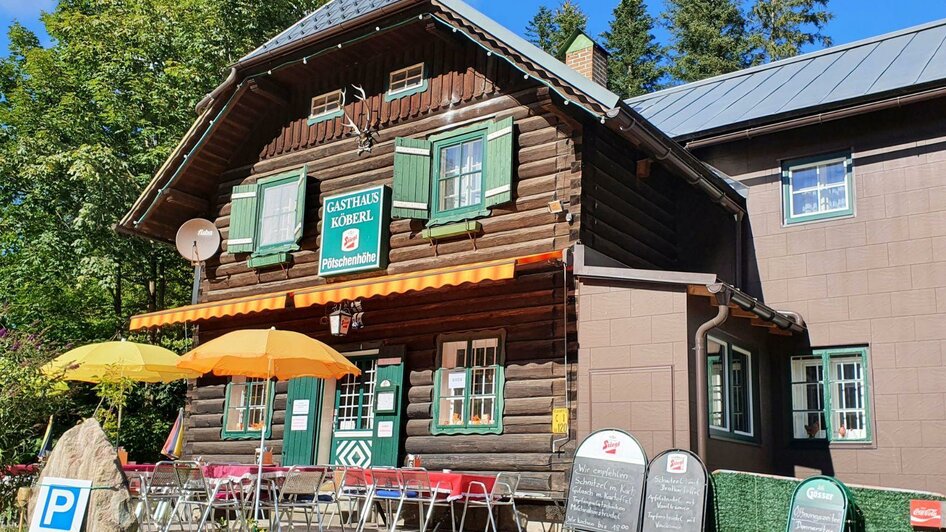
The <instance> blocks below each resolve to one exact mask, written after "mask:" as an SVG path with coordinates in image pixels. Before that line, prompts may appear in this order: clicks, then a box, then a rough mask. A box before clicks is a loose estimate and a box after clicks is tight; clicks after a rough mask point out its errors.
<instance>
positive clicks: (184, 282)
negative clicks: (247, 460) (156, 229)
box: [0, 0, 325, 456]
mask: <svg viewBox="0 0 946 532" xmlns="http://www.w3.org/2000/svg"><path fill="white" fill-rule="evenodd" d="M324 2H325V0H269V1H267V2H254V1H250V0H134V1H129V0H60V1H59V3H58V5H57V6H56V8H55V9H54V10H53V11H52V12H50V13H46V14H44V15H43V17H42V22H43V24H44V25H45V29H46V31H47V32H48V33H49V35H50V37H51V38H52V43H53V44H52V45H51V46H49V47H43V46H41V45H40V41H39V39H37V37H36V35H34V34H33V33H32V32H30V31H29V30H28V29H26V28H24V27H23V26H21V25H19V24H13V25H12V26H11V27H10V28H9V29H8V34H9V37H10V39H9V40H10V47H9V55H8V56H7V57H5V58H2V59H0V305H2V306H3V307H4V309H5V315H4V316H3V322H2V323H3V325H4V326H5V327H7V329H8V330H12V331H17V332H18V333H22V334H35V333H37V331H39V330H43V331H44V337H45V338H46V339H47V340H48V341H49V342H51V344H52V345H57V346H63V347H65V345H64V344H67V343H68V344H73V345H82V344H85V343H90V342H95V341H101V340H106V339H110V338H115V337H117V336H120V335H126V334H127V321H128V317H129V316H130V315H132V314H134V313H138V312H142V311H149V310H157V309H160V308H166V307H171V306H177V305H180V304H183V303H186V302H187V300H188V295H189V287H190V282H189V278H190V268H189V267H188V265H187V264H186V263H185V262H184V261H183V260H181V259H180V258H179V257H178V256H177V255H176V253H174V251H173V250H172V249H170V248H168V247H166V246H163V245H158V244H153V243H150V242H146V241H144V240H141V239H138V238H129V237H123V236H119V235H118V234H117V233H116V232H115V230H114V225H115V224H116V222H118V220H119V219H120V218H121V216H122V215H123V213H125V212H126V211H127V210H128V208H129V207H130V206H131V204H132V203H133V202H134V200H135V198H136V197H137V196H138V194H139V193H140V191H141V190H142V189H143V188H144V187H145V185H146V184H147V183H148V181H149V179H150V177H151V175H153V173H154V172H155V170H156V169H157V168H158V167H159V166H160V165H161V163H162V162H163V161H164V160H165V158H166V157H167V156H168V154H169V153H170V152H171V151H172V149H173V148H174V146H175V145H176V143H177V142H178V140H179V139H180V137H181V136H183V135H184V133H185V132H186V130H187V128H188V126H189V125H190V124H191V122H192V121H193V120H194V118H195V117H194V111H193V109H194V105H195V103H196V102H197V101H198V100H199V99H200V98H201V97H202V96H203V95H204V94H205V93H207V92H208V91H210V90H212V89H213V87H214V86H215V85H216V84H217V83H219V82H220V81H221V80H222V79H223V78H224V77H225V74H226V70H227V69H228V65H229V64H231V63H232V62H234V61H235V60H237V59H239V58H240V57H241V56H242V55H244V54H245V53H247V52H249V51H250V50H252V49H253V48H255V47H256V46H259V45H260V44H262V43H263V42H264V41H265V40H266V39H267V38H269V37H271V36H273V35H274V34H276V33H278V32H280V31H282V30H283V29H285V27H287V26H288V25H290V24H291V23H293V22H294V21H296V20H297V19H299V18H300V17H301V16H303V15H304V14H305V12H306V11H308V10H311V9H314V8H315V7H317V6H318V5H321V4H322V3H324ZM148 340H151V341H155V342H158V343H161V344H163V345H165V346H167V347H172V348H177V349H178V350H180V348H182V347H184V346H185V342H184V339H183V338H182V329H170V330H169V331H164V332H162V334H160V335H154V336H153V337H151V338H148ZM8 354H9V353H7V352H3V353H0V356H2V357H3V360H2V361H0V362H3V363H6V362H5V361H6V359H7V358H8ZM0 386H2V384H0ZM175 386H176V387H175ZM77 389H78V392H77V394H76V395H75V397H76V398H77V399H76V400H77V401H78V402H77V403H75V404H73V405H72V407H73V410H76V411H81V412H83V413H85V414H91V411H92V410H93V409H94V406H95V404H96V402H97V400H96V398H95V397H93V394H92V392H91V391H90V390H89V389H87V388H83V387H81V386H79V387H78V388H77ZM170 391H173V392H175V393H173V394H172V393H170ZM180 391H181V388H180V385H172V386H171V387H160V386H157V387H137V388H135V389H134V390H131V392H130V395H129V398H128V407H127V410H126V412H128V415H127V416H126V418H125V420H123V433H124V432H125V430H126V427H131V428H130V429H129V430H135V431H142V432H148V431H149V429H148V426H150V427H153V428H151V429H150V431H151V432H150V433H149V434H143V435H141V436H140V438H139V439H138V440H137V441H140V442H141V443H140V444H141V445H147V446H150V447H151V448H153V447H156V446H159V445H160V442H161V441H163V437H164V434H161V432H162V431H166V429H167V426H169V425H170V423H171V422H173V416H174V414H176V412H177V407H178V406H179V405H180V404H181V403H182V402H183V394H182V393H178V392H180ZM166 392H167V393H166ZM90 405H91V406H90ZM169 413H170V418H169V419H167V420H166V424H165V425H162V424H161V423H154V421H155V419H154V418H155V417H156V416H159V415H160V416H167V415H168V414H169ZM149 416H151V417H149ZM135 419H142V420H148V422H149V423H150V425H144V424H142V425H141V426H139V427H137V428H135V423H136V422H135V421H134V420H135ZM162 419H163V418H162ZM36 428H37V427H35V426H26V425H22V426H17V429H16V430H22V431H23V432H22V433H20V434H19V439H14V440H11V441H14V442H15V441H26V440H27V439H32V438H34V437H35V436H36V433H35V429H36ZM63 428H64V427H63ZM8 444H9V442H8V441H2V442H0V454H2V453H7V454H9V453H11V452H13V450H12V448H10V447H8ZM136 445H137V444H136ZM129 450H130V451H131V453H132V455H133V456H134V453H135V452H136V450H135V449H133V448H130V449H129ZM150 451H151V449H150V448H149V449H147V452H150ZM142 452H144V451H142Z"/></svg>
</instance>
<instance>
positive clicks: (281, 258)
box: [246, 252, 292, 270]
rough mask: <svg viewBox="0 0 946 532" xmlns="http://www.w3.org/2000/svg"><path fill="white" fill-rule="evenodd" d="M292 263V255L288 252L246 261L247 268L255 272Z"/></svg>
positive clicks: (270, 254)
mask: <svg viewBox="0 0 946 532" xmlns="http://www.w3.org/2000/svg"><path fill="white" fill-rule="evenodd" d="M290 262H292V255H291V254H290V253H288V252H280V253H269V254H266V255H259V256H252V257H250V258H248V259H247V260H246V266H247V267H248V268H252V269H254V270H261V269H263V268H270V267H273V266H281V265H283V264H289V263H290Z"/></svg>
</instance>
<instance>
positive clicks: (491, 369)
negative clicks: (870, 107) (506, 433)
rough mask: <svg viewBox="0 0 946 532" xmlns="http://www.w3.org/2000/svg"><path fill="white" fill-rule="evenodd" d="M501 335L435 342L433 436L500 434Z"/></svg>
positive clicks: (452, 337) (474, 336)
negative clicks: (436, 360)
mask: <svg viewBox="0 0 946 532" xmlns="http://www.w3.org/2000/svg"><path fill="white" fill-rule="evenodd" d="M503 343H504V335H503V333H502V332H490V333H479V334H469V335H460V336H449V337H444V338H441V339H439V340H438V356H437V359H438V361H439V367H438V368H437V370H436V371H435V372H434V421H433V427H432V432H433V433H434V434H451V433H459V434H473V433H494V434H499V433H501V432H502V413H503V385H504V383H505V379H504V373H503Z"/></svg>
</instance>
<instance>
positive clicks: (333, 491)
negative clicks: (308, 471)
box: [315, 465, 351, 532]
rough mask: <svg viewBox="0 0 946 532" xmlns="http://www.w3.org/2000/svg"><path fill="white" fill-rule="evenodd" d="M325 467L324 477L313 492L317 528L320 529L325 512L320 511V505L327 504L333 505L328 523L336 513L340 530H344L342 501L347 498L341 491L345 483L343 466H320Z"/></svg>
mask: <svg viewBox="0 0 946 532" xmlns="http://www.w3.org/2000/svg"><path fill="white" fill-rule="evenodd" d="M321 467H324V468H325V478H323V479H322V484H321V485H319V488H318V490H316V492H315V511H316V512H317V515H318V517H319V530H320V531H321V530H322V525H323V521H324V517H325V514H326V513H327V512H323V511H322V505H323V504H324V505H325V506H326V509H327V508H328V507H329V506H334V507H335V511H334V512H332V516H331V517H329V520H328V525H327V526H332V520H333V519H334V518H335V515H338V522H339V524H341V527H342V532H346V523H345V520H344V519H342V501H343V500H347V501H348V502H349V503H350V502H351V499H349V498H348V497H347V496H346V495H345V494H344V493H343V491H342V486H343V485H344V484H345V473H346V469H345V466H341V465H339V466H321ZM350 511H351V505H350V504H349V513H350Z"/></svg>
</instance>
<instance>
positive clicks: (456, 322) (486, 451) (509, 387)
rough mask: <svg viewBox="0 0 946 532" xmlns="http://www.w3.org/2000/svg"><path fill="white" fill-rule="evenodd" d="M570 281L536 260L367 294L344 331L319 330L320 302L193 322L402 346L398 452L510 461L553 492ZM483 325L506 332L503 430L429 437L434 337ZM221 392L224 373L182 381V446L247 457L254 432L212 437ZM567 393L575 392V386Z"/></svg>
mask: <svg viewBox="0 0 946 532" xmlns="http://www.w3.org/2000/svg"><path fill="white" fill-rule="evenodd" d="M572 290H573V287H572V286H570V284H569V285H566V283H565V280H564V277H563V272H562V271H561V270H560V269H557V268H555V269H549V268H544V269H541V270H538V271H530V272H525V273H522V274H520V275H519V276H518V277H517V278H516V279H515V280H509V281H487V282H483V283H480V284H476V285H464V286H460V287H450V288H442V289H433V290H425V291H423V292H417V293H411V294H402V295H395V296H388V297H376V298H371V299H368V300H366V301H365V302H364V307H365V318H364V319H365V328H364V329H361V330H358V331H353V332H352V333H351V334H350V335H349V336H348V337H346V338H343V339H339V338H335V337H332V336H330V335H329V334H328V330H327V329H328V326H327V325H326V324H324V323H321V318H322V317H323V316H324V309H322V308H310V309H295V310H286V311H281V312H278V313H272V314H257V315H248V316H236V317H233V318H228V319H226V320H220V321H217V322H208V323H206V324H204V325H203V326H202V327H201V338H202V340H207V339H211V338H214V337H216V336H218V335H220V334H224V333H226V332H228V331H230V330H235V329H241V328H247V327H256V328H259V327H266V326H269V325H274V324H278V326H279V328H280V329H286V330H295V331H299V332H303V333H305V334H308V335H311V336H313V337H315V338H318V339H320V340H322V341H324V342H326V343H328V344H330V345H332V346H333V347H335V348H336V349H338V350H339V351H343V352H344V351H346V350H357V349H368V348H373V347H378V346H380V345H382V344H383V345H390V346H404V348H405V352H406V360H405V379H404V381H405V387H406V388H407V393H406V396H405V398H404V401H405V402H404V403H403V405H402V406H403V408H404V415H403V416H402V423H404V429H405V430H402V434H403V438H404V440H403V441H402V442H401V443H402V450H403V452H405V453H415V454H420V455H421V456H422V460H423V463H424V466H425V467H428V468H430V469H442V468H450V469H455V470H458V471H460V470H463V471H503V470H516V471H521V472H523V483H522V489H531V490H546V491H562V490H564V488H565V471H566V469H567V464H568V461H569V460H570V457H571V453H572V451H573V449H574V442H570V443H569V444H567V445H565V446H564V450H563V451H562V452H560V453H552V440H553V439H555V438H556V436H553V435H552V434H551V421H552V416H551V414H552V407H553V406H556V407H557V406H565V383H566V381H565V365H564V353H565V338H566V336H565V335H568V336H567V338H568V345H569V356H570V357H571V360H572V362H574V361H575V358H574V357H575V356H576V353H577V344H576V337H575V315H574V312H575V310H574V304H573V303H568V304H567V306H566V299H565V297H566V295H567V294H571V293H572ZM566 311H567V313H568V314H567V316H566V314H565V313H566ZM484 329H489V330H493V329H505V331H506V344H505V346H504V347H505V367H506V385H505V389H504V394H505V395H504V397H505V409H504V413H503V425H504V427H503V434H499V435H438V436H432V435H431V432H430V423H431V402H432V394H433V381H432V375H433V370H434V368H435V367H436V358H437V342H436V341H437V337H438V335H440V334H446V333H458V332H467V331H475V330H484ZM571 382H574V379H572V381H571ZM286 386H287V385H286V383H279V384H278V385H277V388H276V408H275V410H274V425H273V437H272V440H271V441H270V446H271V447H272V448H273V449H274V450H275V452H276V454H277V456H276V458H277V460H278V459H279V456H278V455H279V454H280V452H281V449H282V441H281V439H282V434H283V420H284V418H285V407H286V396H285V391H286ZM224 393H225V381H224V380H221V379H217V378H210V379H208V380H201V381H200V382H199V386H197V387H195V388H194V389H192V390H191V392H190V402H189V405H190V406H189V407H190V413H189V414H190V417H189V419H190V425H189V430H188V433H187V437H188V446H187V453H188V454H189V455H201V456H204V458H205V459H208V460H231V461H232V460H236V461H246V460H248V459H252V455H253V449H254V448H255V446H257V445H258V442H257V441H255V440H228V441H222V440H221V439H220V429H221V424H222V422H223V401H224ZM571 393H572V396H574V390H572V391H571ZM573 404H574V403H573ZM323 437H325V436H323Z"/></svg>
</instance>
